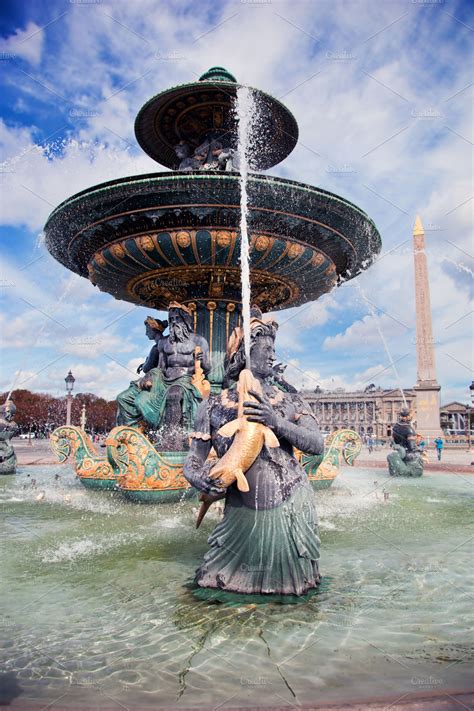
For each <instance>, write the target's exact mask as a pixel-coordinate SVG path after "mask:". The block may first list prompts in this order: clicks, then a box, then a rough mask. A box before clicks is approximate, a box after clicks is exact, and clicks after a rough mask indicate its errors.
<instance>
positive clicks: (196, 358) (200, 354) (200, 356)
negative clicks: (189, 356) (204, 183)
mask: <svg viewBox="0 0 474 711" xmlns="http://www.w3.org/2000/svg"><path fill="white" fill-rule="evenodd" d="M203 357H204V353H203V352H202V351H201V350H199V351H197V352H196V353H195V355H194V359H195V360H198V361H199V362H200V363H202V359H203Z"/></svg>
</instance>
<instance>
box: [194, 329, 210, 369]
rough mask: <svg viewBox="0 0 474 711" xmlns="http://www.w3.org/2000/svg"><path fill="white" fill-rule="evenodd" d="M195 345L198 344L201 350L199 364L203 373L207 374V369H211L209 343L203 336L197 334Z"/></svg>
mask: <svg viewBox="0 0 474 711" xmlns="http://www.w3.org/2000/svg"><path fill="white" fill-rule="evenodd" d="M196 345H197V346H199V348H200V349H201V351H202V358H201V365H202V369H203V371H204V374H205V375H207V374H208V373H209V371H210V370H211V357H210V354H209V344H208V342H207V341H206V339H205V338H203V337H202V336H197V337H196Z"/></svg>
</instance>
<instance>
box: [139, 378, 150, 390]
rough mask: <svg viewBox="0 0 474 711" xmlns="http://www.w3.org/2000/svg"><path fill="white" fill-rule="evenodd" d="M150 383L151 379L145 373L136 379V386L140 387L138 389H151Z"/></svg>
mask: <svg viewBox="0 0 474 711" xmlns="http://www.w3.org/2000/svg"><path fill="white" fill-rule="evenodd" d="M152 384H153V382H152V379H151V378H149V377H148V376H147V375H145V377H144V378H141V379H140V380H139V381H138V387H139V388H140V390H151V386H152Z"/></svg>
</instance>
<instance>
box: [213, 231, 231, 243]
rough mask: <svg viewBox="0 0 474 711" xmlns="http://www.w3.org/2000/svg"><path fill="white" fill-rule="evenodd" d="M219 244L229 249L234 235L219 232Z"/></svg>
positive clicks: (217, 235)
mask: <svg viewBox="0 0 474 711" xmlns="http://www.w3.org/2000/svg"><path fill="white" fill-rule="evenodd" d="M216 239H217V244H218V245H219V247H228V246H229V245H230V243H231V242H232V233H231V232H226V231H224V230H219V232H217V234H216Z"/></svg>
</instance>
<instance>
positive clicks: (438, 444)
mask: <svg viewBox="0 0 474 711" xmlns="http://www.w3.org/2000/svg"><path fill="white" fill-rule="evenodd" d="M434 443H435V447H436V452H437V454H438V462H440V461H441V453H442V451H443V446H444V442H443V440H442V439H441V437H436V439H435V441H434Z"/></svg>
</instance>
